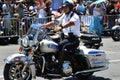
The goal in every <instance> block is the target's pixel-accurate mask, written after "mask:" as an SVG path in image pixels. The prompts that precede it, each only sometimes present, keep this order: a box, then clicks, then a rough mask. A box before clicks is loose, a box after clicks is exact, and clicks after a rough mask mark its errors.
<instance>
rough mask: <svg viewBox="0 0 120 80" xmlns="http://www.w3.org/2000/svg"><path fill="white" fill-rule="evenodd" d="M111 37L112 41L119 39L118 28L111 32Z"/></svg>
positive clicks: (119, 32) (119, 31)
mask: <svg viewBox="0 0 120 80" xmlns="http://www.w3.org/2000/svg"><path fill="white" fill-rule="evenodd" d="M112 39H113V40H114V41H120V30H118V29H116V30H114V31H113V32H112Z"/></svg>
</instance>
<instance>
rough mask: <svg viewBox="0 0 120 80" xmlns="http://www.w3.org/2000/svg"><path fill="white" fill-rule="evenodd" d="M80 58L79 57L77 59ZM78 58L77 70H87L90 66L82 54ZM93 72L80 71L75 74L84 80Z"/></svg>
mask: <svg viewBox="0 0 120 80" xmlns="http://www.w3.org/2000/svg"><path fill="white" fill-rule="evenodd" d="M79 58H80V59H79ZM79 58H78V62H79V63H80V64H79V70H78V71H84V70H88V69H89V68H90V66H89V64H88V63H87V59H86V58H85V57H84V56H81V57H79ZM93 73H94V72H87V73H80V74H77V75H76V77H77V78H78V79H80V80H81V79H83V80H86V79H88V78H89V77H90V76H92V75H93Z"/></svg>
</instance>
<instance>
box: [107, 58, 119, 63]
mask: <svg viewBox="0 0 120 80" xmlns="http://www.w3.org/2000/svg"><path fill="white" fill-rule="evenodd" d="M109 62H110V63H114V62H120V59H114V60H109Z"/></svg>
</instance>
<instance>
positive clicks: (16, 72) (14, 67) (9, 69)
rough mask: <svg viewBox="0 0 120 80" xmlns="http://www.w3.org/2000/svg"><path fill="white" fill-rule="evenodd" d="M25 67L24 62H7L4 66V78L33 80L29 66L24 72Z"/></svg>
mask: <svg viewBox="0 0 120 80" xmlns="http://www.w3.org/2000/svg"><path fill="white" fill-rule="evenodd" d="M23 67H24V64H23V63H19V64H15V63H10V64H5V67H4V72H3V75H4V80H31V78H32V75H31V73H30V72H31V71H30V69H29V68H26V69H25V70H24V72H22V70H23Z"/></svg>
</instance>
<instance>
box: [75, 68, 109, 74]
mask: <svg viewBox="0 0 120 80" xmlns="http://www.w3.org/2000/svg"><path fill="white" fill-rule="evenodd" d="M106 69H108V66H105V67H102V68H95V69H88V70H83V71H77V72H76V73H75V74H74V75H77V74H80V73H88V72H96V71H102V70H106Z"/></svg>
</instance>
